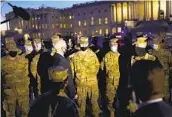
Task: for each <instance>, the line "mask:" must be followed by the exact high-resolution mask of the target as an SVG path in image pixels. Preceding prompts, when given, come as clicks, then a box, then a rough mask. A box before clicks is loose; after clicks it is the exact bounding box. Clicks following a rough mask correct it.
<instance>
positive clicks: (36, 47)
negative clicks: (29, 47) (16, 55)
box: [35, 43, 42, 51]
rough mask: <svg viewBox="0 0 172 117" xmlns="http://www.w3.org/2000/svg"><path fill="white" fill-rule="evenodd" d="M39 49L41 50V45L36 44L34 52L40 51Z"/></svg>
mask: <svg viewBox="0 0 172 117" xmlns="http://www.w3.org/2000/svg"><path fill="white" fill-rule="evenodd" d="M41 48H42V45H41V43H38V44H36V45H35V50H36V51H39V50H41Z"/></svg>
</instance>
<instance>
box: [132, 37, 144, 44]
mask: <svg viewBox="0 0 172 117" xmlns="http://www.w3.org/2000/svg"><path fill="white" fill-rule="evenodd" d="M146 41H147V37H138V38H137V39H136V42H134V44H140V43H145V42H146Z"/></svg>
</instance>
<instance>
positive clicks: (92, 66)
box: [70, 48, 100, 86]
mask: <svg viewBox="0 0 172 117" xmlns="http://www.w3.org/2000/svg"><path fill="white" fill-rule="evenodd" d="M86 51H87V54H86V55H83V54H82V53H81V51H79V52H77V53H75V54H74V55H73V56H72V57H71V58H70V65H71V69H72V75H73V78H74V80H75V83H76V85H77V86H78V85H80V86H81V85H82V86H84V85H88V84H90V85H92V83H90V82H93V83H97V73H98V70H99V65H100V64H99V61H98V58H97V56H96V54H95V53H94V52H93V51H92V50H90V49H89V48H88V49H87V50H86Z"/></svg>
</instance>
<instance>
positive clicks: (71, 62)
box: [70, 57, 75, 78]
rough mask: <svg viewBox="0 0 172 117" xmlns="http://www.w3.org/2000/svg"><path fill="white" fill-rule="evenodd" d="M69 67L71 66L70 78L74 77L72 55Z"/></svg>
mask: <svg viewBox="0 0 172 117" xmlns="http://www.w3.org/2000/svg"><path fill="white" fill-rule="evenodd" d="M70 68H71V74H72V78H74V77H75V75H74V72H75V67H74V59H73V57H71V58H70Z"/></svg>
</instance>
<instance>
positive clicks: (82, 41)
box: [79, 37, 89, 44]
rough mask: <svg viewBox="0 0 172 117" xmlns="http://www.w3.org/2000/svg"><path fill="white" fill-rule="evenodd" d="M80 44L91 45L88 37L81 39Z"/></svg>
mask: <svg viewBox="0 0 172 117" xmlns="http://www.w3.org/2000/svg"><path fill="white" fill-rule="evenodd" d="M79 42H80V44H89V42H88V37H81V38H80V41H79Z"/></svg>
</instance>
